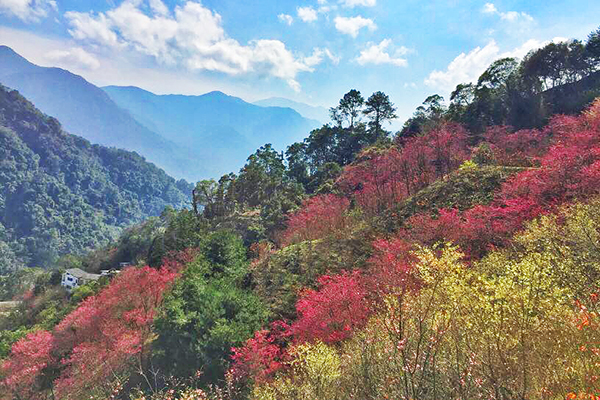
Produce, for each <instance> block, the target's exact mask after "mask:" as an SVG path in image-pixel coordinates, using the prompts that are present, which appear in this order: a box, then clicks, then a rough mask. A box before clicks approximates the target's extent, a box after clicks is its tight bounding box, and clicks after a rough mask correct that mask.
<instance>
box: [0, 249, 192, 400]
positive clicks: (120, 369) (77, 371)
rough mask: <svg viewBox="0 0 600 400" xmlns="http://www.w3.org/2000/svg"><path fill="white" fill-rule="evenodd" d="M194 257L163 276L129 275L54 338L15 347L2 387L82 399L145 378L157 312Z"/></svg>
mask: <svg viewBox="0 0 600 400" xmlns="http://www.w3.org/2000/svg"><path fill="white" fill-rule="evenodd" d="M191 254H192V253H189V252H185V253H182V254H180V255H177V257H174V258H173V259H172V260H171V261H167V262H166V263H165V267H163V268H161V269H159V270H158V269H154V268H150V267H142V268H138V267H130V268H127V269H125V270H123V271H122V272H121V273H120V274H118V275H117V276H116V277H115V278H114V279H113V280H112V281H111V282H110V284H109V285H108V286H106V287H105V288H104V289H103V290H101V291H100V292H99V293H98V294H97V295H95V296H90V297H88V298H86V299H85V300H84V301H83V302H82V303H81V304H80V305H79V306H78V307H77V308H76V309H75V310H74V311H73V312H71V313H70V314H69V315H67V316H66V317H65V318H64V319H63V321H61V323H60V324H59V325H58V326H57V327H56V328H55V329H54V331H53V332H46V331H42V332H37V333H34V334H30V335H28V336H27V337H25V338H24V339H22V340H20V341H19V342H17V343H15V344H14V345H13V348H12V351H11V355H10V357H9V359H8V360H7V361H5V362H4V363H3V364H2V368H1V371H2V376H3V379H2V381H1V385H2V387H3V388H5V389H7V390H8V391H10V392H12V393H18V398H21V399H22V398H26V397H25V396H26V395H27V394H28V393H31V396H32V397H31V398H40V396H41V393H42V392H43V390H47V389H48V388H50V387H53V388H54V389H56V390H55V392H54V393H55V395H56V396H57V397H58V398H61V399H62V398H64V399H71V398H74V399H76V398H81V397H84V396H87V395H89V394H90V393H92V391H94V392H102V390H103V389H105V392H107V393H110V392H111V391H112V389H113V387H114V384H115V383H121V382H118V381H119V380H121V379H122V380H126V379H127V378H128V377H129V376H131V375H135V374H137V373H140V372H145V371H146V367H147V365H146V362H147V359H148V355H149V350H150V349H149V346H150V344H151V342H152V340H153V339H154V333H153V332H152V323H153V321H154V317H155V315H156V311H157V309H158V307H159V305H160V304H161V301H162V297H163V294H164V292H165V291H166V290H167V289H168V288H169V287H170V285H171V283H172V282H173V280H174V279H175V278H176V276H177V275H178V271H179V270H181V268H182V267H183V265H184V263H185V262H188V261H189V260H190V259H191V258H190V257H192V255H191ZM56 372H60V373H59V377H58V378H57V379H54V373H56ZM53 379H54V381H53V382H52V380H53ZM116 381H117V382H116ZM41 383H44V385H46V386H47V387H43V385H42V384H41Z"/></svg>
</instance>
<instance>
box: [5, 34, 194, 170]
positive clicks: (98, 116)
mask: <svg viewBox="0 0 600 400" xmlns="http://www.w3.org/2000/svg"><path fill="white" fill-rule="evenodd" d="M0 83H2V84H4V85H5V86H8V87H10V88H12V89H16V90H18V91H19V92H20V93H21V94H22V95H23V96H25V97H27V99H29V100H30V101H31V102H33V103H34V104H35V106H36V107H38V108H39V109H40V110H41V111H42V112H44V113H46V114H48V115H51V116H53V117H55V118H57V119H58V120H60V121H61V123H62V124H63V125H64V127H65V129H66V130H67V131H69V132H71V133H73V134H75V135H79V136H82V137H84V138H85V139H88V140H89V141H91V142H92V143H97V144H101V145H105V146H113V147H118V148H123V149H126V150H131V151H135V152H137V153H139V154H140V155H142V156H144V157H145V158H147V159H148V160H149V161H151V162H153V163H155V164H157V165H158V166H160V167H161V168H163V169H164V170H165V171H166V172H168V173H169V174H170V175H173V176H176V177H179V178H187V179H190V178H192V177H193V176H194V175H193V174H190V173H187V169H188V168H189V167H190V165H191V166H194V167H195V168H198V167H199V163H198V162H196V160H194V158H193V157H192V154H189V153H188V152H187V151H186V150H184V149H182V148H179V147H178V146H177V145H175V144H174V143H172V142H169V141H168V140H165V139H164V138H163V137H161V136H160V135H158V134H157V133H155V132H152V131H151V130H149V129H148V128H146V127H145V126H143V125H142V124H140V123H139V122H137V121H136V120H135V119H134V118H133V117H132V116H131V115H130V114H129V113H128V112H127V111H125V110H123V109H122V108H120V107H118V106H117V105H116V104H115V103H114V102H113V101H112V100H111V99H110V97H108V96H107V95H106V93H104V91H102V90H101V89H100V88H98V87H96V86H94V85H92V84H91V83H89V82H88V81H86V80H85V79H83V78H82V77H81V76H78V75H75V74H72V73H70V72H69V71H66V70H64V69H60V68H44V67H39V66H37V65H35V64H32V63H30V62H29V61H27V60H26V59H25V58H23V57H21V56H20V55H18V54H17V53H15V52H14V51H13V50H12V49H10V48H9V47H6V46H0Z"/></svg>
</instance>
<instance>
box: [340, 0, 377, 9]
mask: <svg viewBox="0 0 600 400" xmlns="http://www.w3.org/2000/svg"><path fill="white" fill-rule="evenodd" d="M340 4H341V5H342V6H344V7H349V8H354V7H357V6H363V7H374V6H375V5H376V4H377V0H340Z"/></svg>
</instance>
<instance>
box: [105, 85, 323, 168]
mask: <svg viewBox="0 0 600 400" xmlns="http://www.w3.org/2000/svg"><path fill="white" fill-rule="evenodd" d="M103 89H104V90H105V91H106V93H108V95H109V96H110V98H111V99H112V100H114V101H115V103H116V104H117V105H119V106H120V107H122V108H124V109H126V110H128V111H129V112H130V113H131V115H133V116H134V117H135V119H136V120H138V121H139V122H141V123H142V124H143V125H145V126H146V127H147V128H148V129H151V130H153V131H155V132H158V133H159V134H160V135H162V136H163V137H164V138H166V139H168V140H171V141H173V142H175V143H177V144H179V145H182V146H186V148H188V149H190V151H193V152H194V153H196V154H198V155H199V157H200V158H201V159H202V160H205V162H206V168H210V172H211V175H212V176H215V177H218V176H220V175H221V174H224V173H227V172H231V171H235V170H237V169H238V168H239V167H241V166H242V165H243V164H244V161H245V160H246V158H247V157H248V156H249V155H250V154H252V153H253V152H254V151H255V150H256V149H257V148H258V147H260V146H262V145H264V144H266V143H271V144H272V145H273V146H274V147H275V148H276V149H278V150H285V148H286V147H287V146H288V145H290V144H292V143H293V142H295V141H298V140H302V139H303V138H305V137H306V136H308V134H309V133H310V131H311V130H312V129H314V128H316V127H318V126H320V125H321V123H320V122H318V121H315V120H310V119H307V118H304V117H302V116H301V115H300V114H299V113H298V112H296V111H294V110H292V109H291V108H282V107H260V106H257V105H254V104H250V103H247V102H245V101H244V100H242V99H240V98H237V97H233V96H228V95H226V94H224V93H221V92H211V93H207V94H204V95H201V96H184V95H156V94H154V93H151V92H148V91H145V90H143V89H140V88H137V87H120V86H108V87H104V88H103Z"/></svg>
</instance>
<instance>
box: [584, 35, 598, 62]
mask: <svg viewBox="0 0 600 400" xmlns="http://www.w3.org/2000/svg"><path fill="white" fill-rule="evenodd" d="M585 52H586V56H587V57H588V58H589V59H590V61H591V64H592V66H593V70H594V71H597V70H598V68H600V28H599V29H597V30H596V31H594V32H592V33H590V35H589V36H588V40H587V42H586V44H585Z"/></svg>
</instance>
